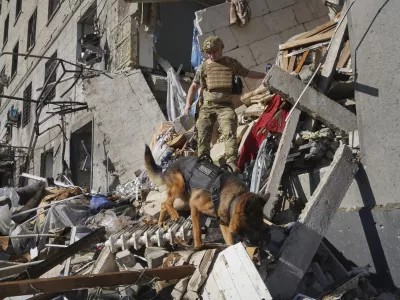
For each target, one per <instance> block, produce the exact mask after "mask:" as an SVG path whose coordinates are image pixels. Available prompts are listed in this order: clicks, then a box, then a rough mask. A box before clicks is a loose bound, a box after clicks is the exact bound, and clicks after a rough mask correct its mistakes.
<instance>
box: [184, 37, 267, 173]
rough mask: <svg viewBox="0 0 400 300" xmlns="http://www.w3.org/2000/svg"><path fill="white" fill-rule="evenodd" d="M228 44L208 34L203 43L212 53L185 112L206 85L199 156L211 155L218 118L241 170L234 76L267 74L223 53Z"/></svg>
mask: <svg viewBox="0 0 400 300" xmlns="http://www.w3.org/2000/svg"><path fill="white" fill-rule="evenodd" d="M223 48H224V43H223V42H222V40H221V39H220V38H219V37H217V36H210V37H208V38H207V39H206V40H205V41H204V44H203V52H205V53H206V54H207V56H208V59H207V60H205V61H204V62H203V63H202V64H201V65H200V67H199V68H198V69H197V72H196V75H195V77H194V79H193V82H192V84H191V86H190V88H189V91H188V94H187V97H186V107H185V114H186V115H188V114H189V110H190V108H191V105H192V102H193V99H194V97H195V95H196V92H197V91H198V90H199V88H200V87H201V88H202V102H203V103H201V104H200V112H199V116H198V119H197V122H196V127H197V131H198V155H199V156H200V155H202V154H208V155H209V154H210V147H211V145H210V144H211V136H212V131H213V128H214V123H215V121H218V123H219V126H220V128H221V133H222V137H223V139H224V142H225V159H226V162H227V164H228V165H229V166H230V167H231V168H232V169H233V171H234V172H239V168H238V167H237V165H236V162H237V158H238V145H237V142H236V130H237V116H236V113H235V110H234V109H233V97H232V96H233V95H232V78H233V76H241V77H248V78H252V79H263V78H264V77H265V74H264V73H261V72H256V71H250V70H248V69H246V68H245V67H243V66H242V64H241V63H240V62H238V61H237V60H236V59H233V58H231V57H228V56H223V55H222V49H223Z"/></svg>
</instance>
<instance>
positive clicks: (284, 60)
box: [282, 50, 289, 71]
mask: <svg viewBox="0 0 400 300" xmlns="http://www.w3.org/2000/svg"><path fill="white" fill-rule="evenodd" d="M288 54H289V51H287V50H286V51H283V57H282V69H284V70H285V71H287V67H288V64H289V59H288V58H287V55H288Z"/></svg>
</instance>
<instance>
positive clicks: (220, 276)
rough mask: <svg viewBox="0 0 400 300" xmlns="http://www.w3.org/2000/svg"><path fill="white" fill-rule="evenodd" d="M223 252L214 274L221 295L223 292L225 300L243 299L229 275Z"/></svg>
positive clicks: (214, 268) (218, 259) (213, 271)
mask: <svg viewBox="0 0 400 300" xmlns="http://www.w3.org/2000/svg"><path fill="white" fill-rule="evenodd" d="M222 253H223V252H221V253H220V254H219V256H218V258H217V260H216V262H215V264H214V267H213V270H212V272H211V273H212V274H214V279H215V281H216V283H217V285H218V287H219V291H220V293H221V292H222V293H223V295H224V297H225V299H238V300H239V299H241V297H240V296H239V291H238V290H237V289H236V286H235V284H234V283H233V280H232V278H231V275H230V274H229V272H228V270H227V268H226V263H225V261H224V258H223V254H222Z"/></svg>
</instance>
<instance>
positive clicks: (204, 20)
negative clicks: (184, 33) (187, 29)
mask: <svg viewBox="0 0 400 300" xmlns="http://www.w3.org/2000/svg"><path fill="white" fill-rule="evenodd" d="M230 8H231V4H230V3H229V2H226V3H223V4H220V5H215V6H211V7H208V8H205V9H202V10H199V11H196V12H195V15H196V26H197V29H198V30H199V33H200V34H205V33H208V32H211V31H214V30H216V29H220V28H223V27H226V26H229V23H230V20H229V12H230Z"/></svg>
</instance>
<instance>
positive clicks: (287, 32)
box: [279, 24, 306, 43]
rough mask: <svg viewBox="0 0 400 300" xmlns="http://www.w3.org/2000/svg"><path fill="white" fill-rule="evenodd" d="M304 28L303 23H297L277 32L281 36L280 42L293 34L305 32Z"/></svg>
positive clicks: (285, 40)
mask: <svg viewBox="0 0 400 300" xmlns="http://www.w3.org/2000/svg"><path fill="white" fill-rule="evenodd" d="M305 31H306V29H305V28H304V25H303V24H300V25H297V26H295V27H292V28H289V29H288V30H285V31H283V32H281V33H280V34H279V36H280V37H281V40H282V43H285V42H287V41H288V40H289V39H290V38H291V37H294V36H295V35H298V34H300V33H303V32H305Z"/></svg>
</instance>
